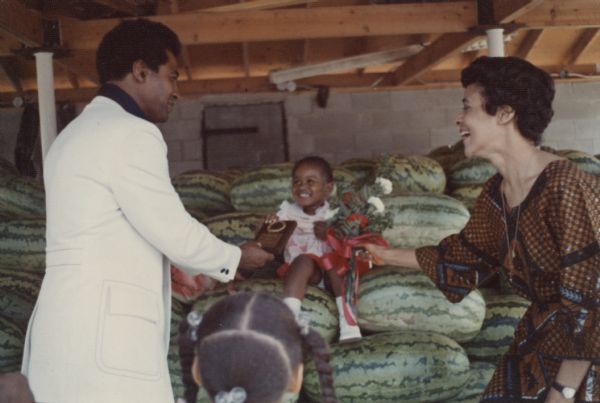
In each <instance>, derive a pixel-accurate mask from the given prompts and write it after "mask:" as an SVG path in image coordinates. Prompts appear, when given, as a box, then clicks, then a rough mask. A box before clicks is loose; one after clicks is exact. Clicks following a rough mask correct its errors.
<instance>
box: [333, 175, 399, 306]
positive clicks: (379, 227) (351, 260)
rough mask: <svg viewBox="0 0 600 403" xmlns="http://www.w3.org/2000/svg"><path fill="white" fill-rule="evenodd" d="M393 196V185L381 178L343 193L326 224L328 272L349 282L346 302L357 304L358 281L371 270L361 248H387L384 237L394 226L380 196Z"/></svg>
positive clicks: (334, 205) (344, 190) (335, 202)
mask: <svg viewBox="0 0 600 403" xmlns="http://www.w3.org/2000/svg"><path fill="white" fill-rule="evenodd" d="M391 192H392V182H391V181H390V180H388V179H386V178H383V177H378V178H376V179H375V180H374V181H373V183H370V184H366V185H364V186H363V187H362V188H361V189H359V190H351V189H342V190H341V192H340V193H339V194H341V196H340V198H339V199H337V200H333V201H332V202H331V204H332V207H333V208H335V209H336V213H335V215H334V216H333V217H332V218H330V219H329V220H327V221H326V225H327V227H328V230H327V243H328V244H329V245H330V246H331V248H332V252H330V253H329V254H327V255H326V256H325V259H324V260H325V262H326V264H325V266H326V269H330V270H331V269H334V270H337V272H338V274H339V275H343V276H344V278H345V288H346V301H354V302H356V296H357V293H358V277H359V275H360V274H363V273H364V272H366V271H367V270H369V269H370V268H371V262H370V260H368V259H366V258H364V257H363V253H361V252H363V250H362V249H361V248H360V247H359V245H362V244H365V243H376V244H379V245H385V246H387V244H386V242H385V240H384V239H383V238H382V237H381V233H382V232H383V230H385V229H386V228H389V227H391V226H392V216H391V214H390V212H388V211H386V209H385V205H384V203H383V200H381V198H380V196H382V195H385V194H389V193H391Z"/></svg>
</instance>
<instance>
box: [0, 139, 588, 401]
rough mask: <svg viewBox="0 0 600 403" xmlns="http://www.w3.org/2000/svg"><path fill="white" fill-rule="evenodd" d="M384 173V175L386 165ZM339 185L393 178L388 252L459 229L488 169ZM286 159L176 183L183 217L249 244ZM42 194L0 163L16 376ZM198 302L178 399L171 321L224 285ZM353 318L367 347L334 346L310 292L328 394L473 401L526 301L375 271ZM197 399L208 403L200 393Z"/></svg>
mask: <svg viewBox="0 0 600 403" xmlns="http://www.w3.org/2000/svg"><path fill="white" fill-rule="evenodd" d="M551 151H552V152H556V153H559V154H562V155H564V156H565V157H566V158H569V159H571V160H573V161H574V162H575V163H576V164H578V165H579V166H580V167H581V169H584V170H586V171H588V172H590V173H593V174H596V175H600V161H598V159H597V158H595V157H594V156H591V155H589V154H586V153H583V152H580V151H571V150H562V151H555V150H551ZM390 167H391V169H390ZM334 168H335V169H334V177H335V181H336V188H338V189H341V188H343V187H345V186H349V185H353V184H356V185H358V184H361V183H365V182H369V181H372V180H373V179H374V178H375V177H376V176H378V175H384V173H386V175H388V176H389V178H388V179H390V180H391V181H392V182H393V184H394V192H393V193H392V194H390V195H387V196H385V198H384V202H385V204H386V207H387V208H388V209H389V210H391V211H392V217H393V225H392V227H391V228H390V229H388V230H386V231H385V232H384V234H383V235H384V237H385V238H386V239H387V240H388V241H389V243H390V244H391V245H393V246H396V247H418V246H423V245H430V244H436V243H438V242H439V241H440V240H441V239H443V238H444V237H446V236H448V235H450V234H453V233H456V232H459V231H460V230H461V229H462V228H463V227H464V225H465V224H466V222H467V221H468V219H469V217H470V213H469V209H470V208H472V205H473V201H474V200H475V198H476V197H477V195H478V194H479V192H480V191H481V186H482V184H483V183H484V182H485V180H487V179H488V178H489V177H490V176H491V175H493V174H494V173H495V170H494V169H493V167H491V166H490V165H489V164H488V163H486V162H485V161H481V160H477V159H466V158H465V157H464V155H463V154H462V149H461V147H460V144H457V145H455V146H452V147H441V148H439V149H436V150H434V151H432V152H431V153H430V154H429V155H427V156H417V155H413V156H401V155H395V156H392V157H391V158H386V159H385V161H384V159H380V158H360V159H352V160H348V161H344V162H343V163H340V164H338V165H337V166H335V167H334ZM291 169H292V165H291V164H289V163H284V164H273V165H267V166H262V167H259V168H256V169H252V170H248V171H245V172H241V171H239V170H228V171H223V172H212V171H194V172H187V173H184V174H181V175H178V176H176V177H174V178H173V179H172V183H173V186H174V188H175V190H176V191H177V192H178V193H179V195H180V197H181V199H182V201H183V203H184V205H185V207H186V209H187V210H188V211H189V212H190V214H191V215H192V216H193V217H194V218H196V219H197V220H198V221H200V222H202V223H204V224H205V225H206V226H207V227H208V228H209V229H210V230H211V232H213V233H214V234H215V235H216V236H218V237H219V238H221V239H223V240H225V241H226V242H230V243H233V244H241V243H243V242H246V241H248V240H251V239H252V238H253V237H254V233H255V230H256V228H257V226H258V225H259V224H260V222H261V221H262V219H263V217H264V215H265V214H266V213H270V212H275V211H276V209H277V207H278V206H279V204H280V203H281V202H282V201H283V200H286V199H289V198H290V176H291ZM44 215H45V214H44V191H43V187H42V186H41V185H40V184H39V183H37V182H35V181H33V180H31V179H29V178H25V177H22V176H20V175H19V174H18V173H17V171H16V170H15V169H14V168H13V167H12V166H11V165H10V164H9V163H6V162H5V161H0V217H1V218H2V221H1V222H0V322H2V325H1V326H0V373H2V372H10V371H16V370H18V369H19V366H20V360H21V356H22V348H23V338H24V334H25V330H26V325H27V321H28V318H29V316H30V314H31V311H32V309H33V305H34V303H35V300H36V298H37V294H38V292H39V287H40V283H41V281H42V278H43V274H44V247H45V218H44ZM205 284H209V286H207V287H206V289H203V290H201V293H199V295H194V296H193V298H190V296H189V295H182V294H178V292H177V290H176V289H174V298H173V301H172V302H173V304H172V322H171V325H172V326H171V345H170V349H169V355H168V360H169V369H170V371H171V380H172V384H173V389H174V393H175V395H176V397H179V396H182V395H183V384H182V380H181V367H180V361H179V355H178V349H177V337H178V324H179V322H180V320H181V319H182V318H184V317H185V315H186V313H187V312H189V311H190V310H191V309H195V310H199V311H205V310H206V309H207V308H208V307H209V306H210V305H211V304H213V303H214V302H215V301H217V300H219V299H220V298H223V297H225V296H226V295H229V292H230V289H228V288H227V287H226V286H225V285H223V284H218V283H216V282H214V281H212V282H211V281H207V282H205ZM233 288H234V289H237V290H239V291H245V290H251V291H264V292H270V293H273V294H276V295H281V294H282V286H281V282H280V280H278V279H276V278H275V274H274V268H273V267H266V268H264V269H263V270H260V271H257V272H255V273H253V274H252V276H251V278H250V279H249V280H245V281H243V282H234V283H233ZM358 297H359V299H358V304H357V307H356V308H357V314H358V320H359V326H360V327H361V329H362V332H363V335H364V337H363V339H362V340H360V341H358V342H354V343H347V344H338V343H337V340H338V334H337V331H338V330H337V329H338V317H337V310H336V307H335V302H334V300H333V297H332V296H331V295H329V294H328V293H326V292H324V291H323V290H320V289H318V288H315V287H309V289H308V291H307V293H306V298H305V301H304V304H303V310H305V311H306V312H307V313H308V316H309V318H310V322H311V326H313V328H314V329H316V330H317V331H318V332H319V333H320V334H321V335H322V336H323V337H324V338H325V339H326V340H327V341H328V342H329V343H330V346H331V354H332V364H333V367H334V380H335V384H336V391H337V394H338V397H339V399H340V401H341V402H365V401H368V402H372V403H376V402H424V401H440V402H476V401H478V398H479V396H480V394H481V393H482V391H483V389H484V388H485V385H486V384H487V382H488V381H489V379H490V378H491V376H492V374H493V371H494V369H495V365H496V362H497V360H498V358H499V357H500V356H501V355H502V354H503V353H504V352H505V351H506V349H507V348H508V345H509V344H510V341H511V339H512V335H513V332H514V328H515V326H516V324H517V322H518V320H519V319H520V318H521V317H522V315H523V314H524V312H525V310H526V309H527V307H528V301H526V300H524V299H523V298H520V297H518V296H516V295H514V294H512V293H511V292H510V290H509V289H506V288H503V289H499V290H496V289H483V290H476V291H473V292H471V293H470V294H469V295H468V296H467V297H465V299H464V300H463V301H461V302H460V303H458V304H452V303H450V302H448V301H447V300H446V299H445V298H444V296H443V295H442V293H441V292H440V291H439V290H438V289H437V288H436V287H435V286H434V284H433V283H432V282H431V280H430V279H429V278H428V277H427V276H425V275H424V274H423V273H422V272H420V271H417V270H408V269H405V268H399V267H392V266H389V267H378V268H375V269H373V270H372V271H370V272H369V273H367V274H366V275H364V276H362V277H361V279H360V286H359V295H358ZM304 375H305V379H304V384H303V388H302V391H301V392H300V394H299V395H291V394H290V395H287V396H286V398H285V401H286V402H296V401H299V402H317V401H319V396H320V392H319V384H318V378H317V375H316V372H315V368H314V366H313V365H312V364H310V363H308V364H307V365H306V366H305V374H304ZM198 402H208V398H207V396H206V395H205V394H204V393H203V392H202V390H201V392H200V394H199V396H198Z"/></svg>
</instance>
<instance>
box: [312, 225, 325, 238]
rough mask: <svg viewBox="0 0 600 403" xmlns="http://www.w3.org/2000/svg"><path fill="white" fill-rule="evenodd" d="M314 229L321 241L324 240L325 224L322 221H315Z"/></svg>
mask: <svg viewBox="0 0 600 403" xmlns="http://www.w3.org/2000/svg"><path fill="white" fill-rule="evenodd" d="M314 231H315V236H316V237H317V238H318V239H320V240H321V241H324V240H325V238H326V237H327V226H326V225H325V222H324V221H315V224H314Z"/></svg>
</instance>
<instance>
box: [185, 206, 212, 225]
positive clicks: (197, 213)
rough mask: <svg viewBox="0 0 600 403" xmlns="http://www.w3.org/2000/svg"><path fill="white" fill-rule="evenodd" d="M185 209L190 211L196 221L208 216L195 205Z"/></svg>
mask: <svg viewBox="0 0 600 403" xmlns="http://www.w3.org/2000/svg"><path fill="white" fill-rule="evenodd" d="M185 210H186V211H187V212H188V213H190V215H191V216H192V217H194V218H195V219H196V221H200V222H204V220H206V219H207V218H208V215H207V214H206V213H205V212H204V211H203V210H202V209H199V208H196V207H186V208H185Z"/></svg>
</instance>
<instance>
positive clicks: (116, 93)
mask: <svg viewBox="0 0 600 403" xmlns="http://www.w3.org/2000/svg"><path fill="white" fill-rule="evenodd" d="M98 95H101V96H103V97H106V98H110V99H112V100H113V101H115V102H116V103H118V104H119V105H121V107H122V108H123V109H125V110H126V111H127V112H129V113H131V114H132V115H135V116H137V117H138V118H142V119H145V120H148V118H147V117H146V114H145V113H144V112H143V111H142V109H141V108H140V106H139V105H138V104H137V102H135V100H134V99H133V98H132V97H131V95H129V94H128V93H127V92H125V91H123V90H122V89H121V88H120V87H119V86H117V85H115V84H110V83H106V84H102V87H100V89H99V90H98Z"/></svg>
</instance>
